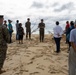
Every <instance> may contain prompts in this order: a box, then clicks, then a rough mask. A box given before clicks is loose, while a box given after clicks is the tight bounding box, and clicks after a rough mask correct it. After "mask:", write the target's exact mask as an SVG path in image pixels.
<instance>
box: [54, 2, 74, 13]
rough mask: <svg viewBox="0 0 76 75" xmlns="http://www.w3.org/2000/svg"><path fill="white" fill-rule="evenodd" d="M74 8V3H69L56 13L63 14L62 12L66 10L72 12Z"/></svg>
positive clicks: (55, 10)
mask: <svg viewBox="0 0 76 75" xmlns="http://www.w3.org/2000/svg"><path fill="white" fill-rule="evenodd" d="M73 8H74V3H73V2H69V3H67V4H64V5H62V6H61V7H60V8H56V9H54V12H61V11H64V10H72V9H73Z"/></svg>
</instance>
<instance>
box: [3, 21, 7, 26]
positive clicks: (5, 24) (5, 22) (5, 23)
mask: <svg viewBox="0 0 76 75" xmlns="http://www.w3.org/2000/svg"><path fill="white" fill-rule="evenodd" d="M3 25H4V26H6V28H7V21H6V20H4V24H3Z"/></svg>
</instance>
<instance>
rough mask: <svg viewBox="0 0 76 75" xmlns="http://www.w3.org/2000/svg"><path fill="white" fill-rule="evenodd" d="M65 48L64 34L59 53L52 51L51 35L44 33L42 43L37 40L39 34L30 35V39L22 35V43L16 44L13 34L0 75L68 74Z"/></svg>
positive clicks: (66, 48)
mask: <svg viewBox="0 0 76 75" xmlns="http://www.w3.org/2000/svg"><path fill="white" fill-rule="evenodd" d="M67 50H68V46H67V44H65V37H64V36H63V38H62V40H61V52H60V53H59V54H57V53H55V52H54V51H55V43H54V40H53V39H52V35H45V41H44V42H43V43H40V42H39V35H36V34H34V35H32V40H26V39H25V37H24V44H18V42H17V41H15V37H14V36H13V43H12V44H8V51H7V58H6V61H5V63H4V68H3V69H5V70H6V72H4V73H2V74H1V75H68V53H67Z"/></svg>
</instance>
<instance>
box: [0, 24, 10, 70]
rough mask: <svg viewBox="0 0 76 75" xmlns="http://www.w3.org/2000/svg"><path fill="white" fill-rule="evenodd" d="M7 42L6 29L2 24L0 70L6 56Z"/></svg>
mask: <svg viewBox="0 0 76 75" xmlns="http://www.w3.org/2000/svg"><path fill="white" fill-rule="evenodd" d="M7 42H9V33H8V29H7V28H6V27H5V26H4V25H0V70H1V69H2V67H3V64H4V61H5V58H6V52H7Z"/></svg>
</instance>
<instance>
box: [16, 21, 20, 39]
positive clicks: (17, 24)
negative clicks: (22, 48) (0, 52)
mask: <svg viewBox="0 0 76 75" xmlns="http://www.w3.org/2000/svg"><path fill="white" fill-rule="evenodd" d="M18 28H19V20H17V21H16V40H19V35H18Z"/></svg>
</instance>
